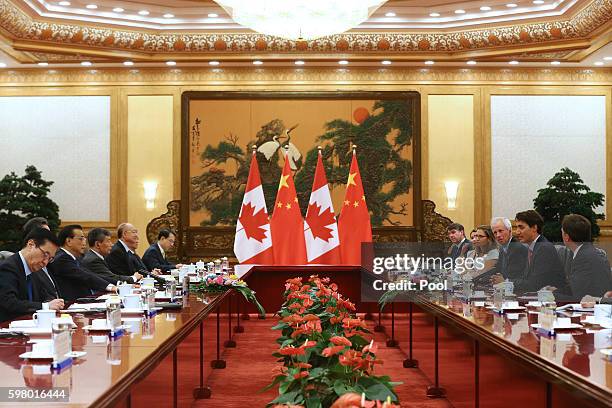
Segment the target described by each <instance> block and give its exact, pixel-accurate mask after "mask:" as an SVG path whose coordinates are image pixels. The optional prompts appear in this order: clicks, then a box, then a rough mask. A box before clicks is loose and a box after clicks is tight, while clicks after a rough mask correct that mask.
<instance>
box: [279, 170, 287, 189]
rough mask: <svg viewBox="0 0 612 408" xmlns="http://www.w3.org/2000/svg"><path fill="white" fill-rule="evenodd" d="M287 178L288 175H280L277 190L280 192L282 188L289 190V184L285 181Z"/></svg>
mask: <svg viewBox="0 0 612 408" xmlns="http://www.w3.org/2000/svg"><path fill="white" fill-rule="evenodd" d="M288 178H289V174H287V175H284V174H283V175H281V179H280V183H278V189H279V190H280V189H281V188H283V187H287V188H289V184H287V179H288Z"/></svg>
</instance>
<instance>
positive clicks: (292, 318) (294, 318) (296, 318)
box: [281, 313, 304, 324]
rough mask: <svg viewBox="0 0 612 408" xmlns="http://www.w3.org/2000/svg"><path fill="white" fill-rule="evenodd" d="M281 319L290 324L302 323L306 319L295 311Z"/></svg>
mask: <svg viewBox="0 0 612 408" xmlns="http://www.w3.org/2000/svg"><path fill="white" fill-rule="evenodd" d="M281 321H282V322H284V323H290V324H300V323H302V322H303V321H304V319H303V318H302V316H299V315H297V314H295V313H294V314H292V315H289V316H286V317H283V318H282V319H281Z"/></svg>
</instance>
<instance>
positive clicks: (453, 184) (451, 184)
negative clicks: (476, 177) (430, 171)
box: [444, 180, 459, 210]
mask: <svg viewBox="0 0 612 408" xmlns="http://www.w3.org/2000/svg"><path fill="white" fill-rule="evenodd" d="M444 190H445V191H446V208H448V209H449V210H455V209H456V208H457V190H459V182H458V181H452V180H447V181H445V182H444Z"/></svg>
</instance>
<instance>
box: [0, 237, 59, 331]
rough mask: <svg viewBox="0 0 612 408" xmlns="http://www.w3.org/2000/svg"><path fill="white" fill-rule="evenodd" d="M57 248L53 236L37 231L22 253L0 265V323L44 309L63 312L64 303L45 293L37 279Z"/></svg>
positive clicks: (28, 238) (27, 239)
mask: <svg viewBox="0 0 612 408" xmlns="http://www.w3.org/2000/svg"><path fill="white" fill-rule="evenodd" d="M57 247H58V241H57V238H56V237H55V235H53V234H52V233H51V231H48V230H45V229H42V228H38V229H35V230H33V231H31V232H30V233H29V234H28V236H27V237H26V240H25V244H24V246H23V248H22V249H21V251H19V252H18V253H16V254H14V255H13V256H11V257H10V258H9V259H7V260H5V261H3V262H2V263H0V321H5V320H10V319H14V318H16V317H18V316H22V315H26V314H30V313H34V312H35V311H37V310H40V309H42V308H43V307H47V308H49V309H52V310H60V309H63V308H64V300H63V299H56V298H55V297H54V296H53V295H52V294H50V293H48V292H46V291H45V289H44V286H43V285H42V284H41V283H40V280H39V279H37V278H36V276H38V274H39V273H40V271H41V269H42V268H44V267H46V266H47V264H48V263H49V262H50V261H51V260H53V257H54V255H55V252H56V251H57ZM44 303H46V305H44V306H43V304H44Z"/></svg>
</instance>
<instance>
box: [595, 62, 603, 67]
mask: <svg viewBox="0 0 612 408" xmlns="http://www.w3.org/2000/svg"><path fill="white" fill-rule="evenodd" d="M603 64H604V63H603V61H596V62H595V65H597V66H598V67H601V66H602V65H603Z"/></svg>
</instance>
